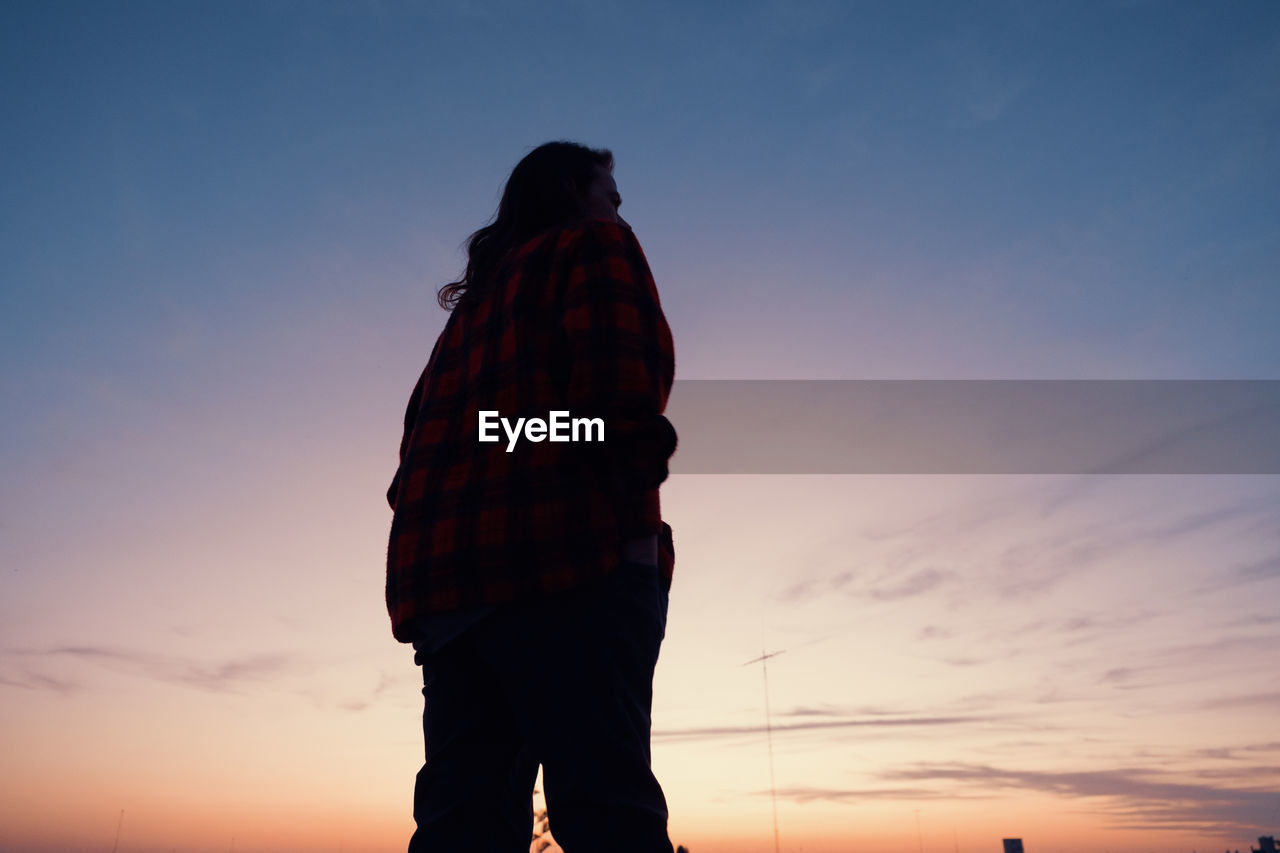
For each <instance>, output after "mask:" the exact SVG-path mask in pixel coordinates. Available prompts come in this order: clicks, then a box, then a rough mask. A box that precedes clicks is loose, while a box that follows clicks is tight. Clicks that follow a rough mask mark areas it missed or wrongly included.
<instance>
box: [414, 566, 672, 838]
mask: <svg viewBox="0 0 1280 853" xmlns="http://www.w3.org/2000/svg"><path fill="white" fill-rule="evenodd" d="M666 622H667V593H666V590H665V589H664V588H663V586H662V584H661V583H660V581H659V578H658V573H657V570H656V569H655V568H652V567H648V566H642V565H639V564H633V563H624V564H623V565H621V566H619V567H618V569H617V571H615V572H614V573H613V574H612V575H610V576H609V577H607V578H604V579H602V580H601V581H598V582H596V583H593V584H589V585H586V586H583V587H581V588H578V589H575V590H572V591H570V592H566V593H563V594H560V595H556V596H548V597H546V598H542V599H539V600H537V601H531V602H527V603H520V604H514V605H509V606H504V607H501V608H499V609H498V610H497V611H496V612H494V613H493V614H491V615H489V616H487V617H485V619H483V620H482V621H481V622H479V623H477V624H475V625H473V626H471V627H470V628H468V629H467V630H466V631H465V632H464V633H463V634H462V635H461V636H459V637H457V638H455V639H454V640H452V641H450V642H449V643H448V644H446V645H445V646H444V648H442V649H440V650H439V651H438V652H436V653H434V654H429V655H427V654H421V653H420V654H419V655H418V657H417V658H416V660H417V662H418V663H420V664H421V665H422V675H423V685H424V686H423V688H422V694H423V696H424V697H425V698H426V708H425V710H424V712H423V722H422V730H423V736H424V740H425V742H426V764H424V765H423V767H422V770H420V771H419V772H418V782H417V787H416V788H415V790H414V804H413V816H414V820H416V821H417V824H418V829H417V831H416V832H415V833H414V834H413V838H412V839H411V840H410V841H409V853H528V850H529V842H530V839H531V837H532V834H533V807H532V792H533V785H534V780H535V778H536V776H537V772H538V765H539V764H541V765H542V774H543V784H544V786H545V787H546V799H547V814H548V817H549V819H550V828H551V832H552V834H553V836H554V837H555V840H556V842H557V843H558V844H559V845H560V846H561V847H563V848H564V850H565V853H629V851H635V853H671V842H670V840H668V838H667V804H666V800H665V799H664V797H663V795H662V789H661V788H660V787H659V786H658V780H657V779H655V778H654V775H653V772H652V770H651V769H650V758H649V713H650V707H651V705H652V700H653V671H654V666H655V664H656V663H657V661H658V647H659V646H660V645H661V643H662V638H663V635H664V634H665V632H666Z"/></svg>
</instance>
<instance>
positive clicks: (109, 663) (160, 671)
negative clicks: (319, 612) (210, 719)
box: [6, 645, 297, 693]
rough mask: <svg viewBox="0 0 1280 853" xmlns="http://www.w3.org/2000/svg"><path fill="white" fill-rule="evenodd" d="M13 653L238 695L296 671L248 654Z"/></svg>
mask: <svg viewBox="0 0 1280 853" xmlns="http://www.w3.org/2000/svg"><path fill="white" fill-rule="evenodd" d="M16 654H20V655H23V656H25V657H28V658H34V659H37V660H39V659H63V660H75V661H80V662H84V663H89V664H93V665H95V666H99V667H102V668H104V669H109V670H113V671H116V672H124V673H128V674H130V675H135V676H140V677H143V678H148V679H151V680H154V681H159V682H162V683H166V684H176V685H180V686H183V687H190V688H194V689H197V690H206V691H210V692H214V693H234V692H238V691H239V690H240V689H241V688H243V687H244V686H245V685H246V684H249V683H253V682H261V681H263V680H266V679H268V678H273V677H276V676H279V675H282V674H285V673H287V672H292V671H294V670H296V668H297V662H296V661H294V660H293V659H291V658H290V657H288V656H286V655H281V654H269V655H251V656H246V657H238V658H231V659H228V660H222V661H199V660H191V659H184V658H180V657H173V656H165V655H157V654H150V653H147V652H138V651H132V650H128V649H119V648H112V647H109V646H94V645H85V646H57V647H54V648H49V649H40V650H35V651H18V652H16ZM26 672H27V676H26V678H27V681H29V682H30V685H31V686H33V687H37V688H40V687H43V688H45V689H52V690H61V692H66V691H67V690H69V689H73V688H74V687H75V686H77V685H75V684H74V683H73V682H67V681H64V680H63V679H60V678H58V677H56V676H51V675H47V674H43V673H41V672H39V670H38V669H31V668H28V669H27V670H26ZM6 683H8V682H7V681H6ZM60 685H65V686H60ZM19 686H23V685H19Z"/></svg>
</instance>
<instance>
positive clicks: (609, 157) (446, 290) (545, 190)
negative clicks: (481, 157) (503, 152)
mask: <svg viewBox="0 0 1280 853" xmlns="http://www.w3.org/2000/svg"><path fill="white" fill-rule="evenodd" d="M600 168H603V169H605V170H606V171H612V170H613V153H612V152H610V151H609V150H608V149H607V148H588V147H587V146H585V145H579V144H578V143H576V142H563V141H562V142H547V143H545V144H543V145H539V146H538V147H537V148H535V149H533V150H532V151H530V152H529V153H528V154H526V155H525V156H524V159H522V160H521V161H520V162H519V163H517V164H516V167H515V168H514V169H512V170H511V177H509V178H507V185H506V187H505V188H504V189H503V190H502V200H501V201H499V202H498V212H497V214H495V215H494V217H493V221H491V222H490V223H489V224H488V225H486V226H484V227H483V228H481V229H480V230H478V231H476V232H475V233H474V234H472V235H471V236H470V237H469V238H467V268H466V270H465V271H464V272H463V273H462V278H460V279H458V280H457V281H451V282H449V283H448V284H446V285H444V286H443V287H441V288H440V290H439V291H438V292H437V293H436V300H437V301H438V302H439V303H440V307H441V308H444V309H445V310H446V311H452V310H453V309H454V308H456V307H457V306H458V305H459V304H460V303H462V302H463V301H464V300H470V299H474V298H476V297H478V296H479V295H480V294H481V293H483V292H484V291H485V289H487V288H488V287H489V286H490V284H491V283H492V282H491V278H492V276H493V274H494V272H495V271H496V269H497V267H498V264H499V263H500V262H501V261H502V259H503V258H504V257H506V255H507V253H508V252H510V251H511V250H512V249H514V248H516V247H517V246H519V245H520V244H521V243H524V242H525V241H527V240H529V239H530V238H532V237H534V236H536V235H538V234H539V233H541V232H543V231H545V230H547V229H548V228H552V227H554V226H556V225H562V224H564V223H566V222H572V221H573V220H575V219H577V218H579V217H580V216H582V214H583V196H584V195H585V193H586V191H587V187H588V185H589V184H590V183H591V181H592V179H593V178H594V177H595V173H596V170H597V169H600Z"/></svg>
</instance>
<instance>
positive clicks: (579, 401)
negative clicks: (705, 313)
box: [562, 222, 676, 535]
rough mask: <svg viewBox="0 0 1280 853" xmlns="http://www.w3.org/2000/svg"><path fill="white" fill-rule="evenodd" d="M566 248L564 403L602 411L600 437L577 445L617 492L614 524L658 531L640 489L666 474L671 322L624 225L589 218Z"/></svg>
mask: <svg viewBox="0 0 1280 853" xmlns="http://www.w3.org/2000/svg"><path fill="white" fill-rule="evenodd" d="M572 251H573V256H572V262H571V263H570V265H569V267H568V284H567V287H566V290H565V296H564V303H563V319H562V326H563V329H564V332H565V335H566V337H567V339H568V344H569V347H568V349H569V359H570V365H569V380H568V389H567V395H566V398H567V402H568V405H569V411H570V413H571V414H572V416H574V417H578V416H579V415H580V413H581V414H582V415H585V416H587V417H599V418H601V419H603V421H604V432H605V440H604V442H603V444H602V445H599V446H598V447H596V448H590V447H589V446H587V445H583V449H584V451H585V452H586V453H587V454H588V455H589V456H590V457H593V460H592V461H593V464H594V465H595V466H596V467H598V469H599V470H600V471H601V473H602V474H603V479H604V481H605V483H606V487H607V488H608V489H609V490H610V491H611V492H612V493H613V495H614V497H615V499H616V502H617V506H618V510H619V522H620V525H621V530H622V533H623V534H624V535H628V534H646V533H656V532H659V531H658V528H657V525H656V522H655V521H654V520H652V519H650V520H647V521H646V520H645V519H643V513H642V511H641V506H642V504H643V502H644V493H645V492H647V491H651V490H653V489H656V488H657V486H658V484H660V483H661V482H662V481H663V480H665V479H666V478H667V473H668V469H667V463H668V460H669V459H670V457H671V455H672V453H674V452H675V448H676V432H675V429H674V428H673V427H672V426H671V422H670V421H668V420H667V419H666V418H665V417H663V415H662V413H663V411H664V410H665V409H666V403H667V396H668V394H670V391H671V383H672V381H673V379H674V375H675V355H674V350H673V346H672V341H671V330H670V328H669V327H668V326H667V321H666V318H665V317H664V316H663V313H662V307H661V305H660V304H659V301H658V291H657V287H656V285H655V284H654V281H653V275H652V273H651V272H650V271H649V264H648V262H647V261H646V259H645V257H644V252H643V251H642V250H641V248H640V244H639V242H638V241H637V240H636V238H635V236H634V235H633V234H632V233H631V231H630V230H629V229H624V228H623V227H622V226H620V225H614V224H612V223H604V222H599V223H592V224H591V225H588V226H585V228H584V231H583V233H582V235H581V238H580V239H579V240H578V241H577V242H576V245H575V246H574V247H573V249H572ZM650 526H652V527H653V529H652V530H650V529H648V527H650Z"/></svg>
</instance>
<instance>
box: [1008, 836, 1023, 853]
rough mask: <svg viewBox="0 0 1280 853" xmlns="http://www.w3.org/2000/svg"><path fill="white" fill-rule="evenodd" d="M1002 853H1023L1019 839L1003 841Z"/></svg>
mask: <svg viewBox="0 0 1280 853" xmlns="http://www.w3.org/2000/svg"><path fill="white" fill-rule="evenodd" d="M1004 853H1024V851H1023V849H1022V839H1021V838H1006V839H1004Z"/></svg>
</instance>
